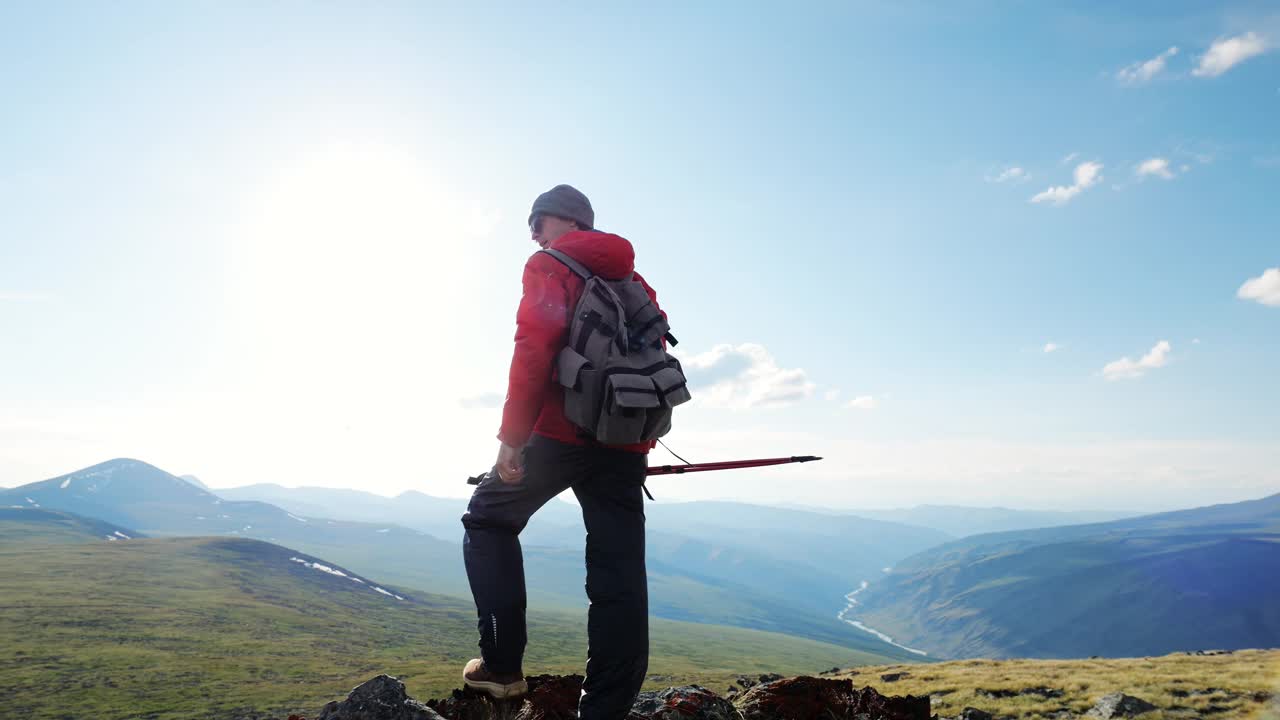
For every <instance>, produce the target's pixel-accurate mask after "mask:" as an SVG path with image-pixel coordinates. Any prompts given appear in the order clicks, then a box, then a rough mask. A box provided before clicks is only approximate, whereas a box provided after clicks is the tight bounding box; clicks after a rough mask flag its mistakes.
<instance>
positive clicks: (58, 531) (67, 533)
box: [0, 508, 144, 545]
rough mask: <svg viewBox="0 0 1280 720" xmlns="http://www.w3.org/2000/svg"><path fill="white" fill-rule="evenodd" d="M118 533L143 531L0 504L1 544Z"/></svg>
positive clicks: (136, 534)
mask: <svg viewBox="0 0 1280 720" xmlns="http://www.w3.org/2000/svg"><path fill="white" fill-rule="evenodd" d="M117 533H119V534H121V535H125V536H127V537H128V538H139V537H144V535H143V534H142V533H140V532H137V531H136V530H133V529H132V528H127V527H123V526H121V525H115V524H113V523H109V522H105V521H102V520H98V519H96V518H89V517H83V516H81V515H76V514H74V513H68V512H61V511H58V510H43V509H36V508H0V545H8V544H11V543H32V544H56V543H83V542H95V541H98V540H102V541H103V542H108V540H107V536H109V535H114V536H115V537H116V539H117V540H124V539H126V538H122V537H120V536H119V535H117Z"/></svg>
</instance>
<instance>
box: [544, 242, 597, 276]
mask: <svg viewBox="0 0 1280 720" xmlns="http://www.w3.org/2000/svg"><path fill="white" fill-rule="evenodd" d="M538 252H544V253H546V254H548V255H550V256H551V257H553V258H555V259H557V260H559V261H560V262H562V263H564V264H565V265H566V266H567V267H568V268H569V269H570V270H572V271H574V272H575V273H577V274H578V276H579V277H581V278H582V279H583V280H590V279H591V278H592V275H593V273H592V272H591V271H590V270H588V269H587V268H586V267H585V266H584V265H583V264H582V263H580V262H578V261H577V260H574V259H573V258H571V257H569V256H568V255H566V254H565V253H563V252H560V251H559V250H553V249H551V248H546V249H544V250H539V251H538Z"/></svg>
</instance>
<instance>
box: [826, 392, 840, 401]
mask: <svg viewBox="0 0 1280 720" xmlns="http://www.w3.org/2000/svg"><path fill="white" fill-rule="evenodd" d="M822 397H823V398H824V399H825V400H826V401H827V402H831V401H834V400H835V399H836V398H838V397H840V391H839V390H828V391H827V392H826V393H824V394H823V396H822Z"/></svg>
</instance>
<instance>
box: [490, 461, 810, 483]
mask: <svg viewBox="0 0 1280 720" xmlns="http://www.w3.org/2000/svg"><path fill="white" fill-rule="evenodd" d="M821 459H822V458H820V457H818V456H816V455H792V456H791V457H779V458H760V459H758V460H723V461H721V462H709V463H686V464H684V465H655V466H653V467H651V468H648V469H647V470H645V475H682V474H684V473H691V472H707V471H709V470H737V469H740V468H749V467H764V466H766V465H784V464H786V463H802V462H811V461H813V460H821ZM489 472H493V471H492V470H490V471H489ZM489 472H485V473H481V474H479V475H476V476H474V477H470V478H467V482H468V483H469V484H471V485H479V484H480V483H481V481H483V480H484V478H485V476H486V475H488V474H489Z"/></svg>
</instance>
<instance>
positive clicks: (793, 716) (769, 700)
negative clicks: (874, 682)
mask: <svg viewBox="0 0 1280 720" xmlns="http://www.w3.org/2000/svg"><path fill="white" fill-rule="evenodd" d="M734 705H735V706H737V708H738V710H739V711H740V712H741V713H742V717H743V718H744V720H855V718H858V716H859V715H866V716H870V717H871V718H874V719H876V720H880V719H882V718H883V719H884V720H930V718H929V698H927V697H914V696H911V695H907V696H905V697H885V696H884V695H881V694H880V693H878V692H876V691H875V689H873V688H869V687H867V688H862V689H860V690H854V688H853V681H851V680H849V679H847V678H846V679H843V680H835V679H831V678H817V677H808V676H801V677H795V678H789V679H785V680H778V681H775V682H771V683H766V684H763V685H757V686H756V687H753V688H751V689H750V690H748V691H747V692H745V693H743V694H742V695H741V696H739V697H738V698H737V700H735V701H734Z"/></svg>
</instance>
